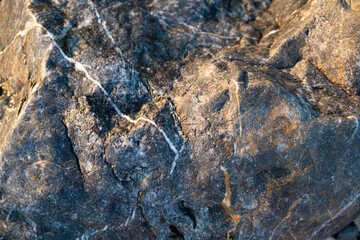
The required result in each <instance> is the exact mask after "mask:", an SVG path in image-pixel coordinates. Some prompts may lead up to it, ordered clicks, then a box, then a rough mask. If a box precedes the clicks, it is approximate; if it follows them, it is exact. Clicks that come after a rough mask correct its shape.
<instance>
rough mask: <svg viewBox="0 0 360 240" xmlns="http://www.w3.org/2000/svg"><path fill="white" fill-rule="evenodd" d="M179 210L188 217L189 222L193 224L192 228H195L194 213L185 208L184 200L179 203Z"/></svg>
mask: <svg viewBox="0 0 360 240" xmlns="http://www.w3.org/2000/svg"><path fill="white" fill-rule="evenodd" d="M180 209H181V211H182V212H183V213H184V214H186V215H187V216H189V217H190V219H191V221H192V222H193V228H194V229H195V228H196V225H197V224H196V217H195V211H194V210H193V209H191V208H189V207H186V206H185V202H184V200H182V201H181V202H180Z"/></svg>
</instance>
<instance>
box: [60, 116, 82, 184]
mask: <svg viewBox="0 0 360 240" xmlns="http://www.w3.org/2000/svg"><path fill="white" fill-rule="evenodd" d="M61 123H62V124H63V125H64V128H65V137H66V140H67V141H68V143H69V148H70V151H71V153H72V154H73V155H74V158H75V161H76V167H77V170H78V171H79V173H80V174H81V177H82V178H83V179H85V176H84V174H83V172H82V170H81V165H80V160H79V158H78V156H77V155H76V153H75V149H74V145H73V142H72V141H71V138H70V135H69V129H68V127H67V126H66V124H65V120H64V119H63V120H62V121H61Z"/></svg>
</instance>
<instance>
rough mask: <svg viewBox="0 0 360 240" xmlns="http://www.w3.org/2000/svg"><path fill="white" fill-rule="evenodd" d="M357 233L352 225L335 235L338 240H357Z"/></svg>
mask: <svg viewBox="0 0 360 240" xmlns="http://www.w3.org/2000/svg"><path fill="white" fill-rule="evenodd" d="M358 236H359V232H358V230H357V228H356V227H355V226H353V225H350V226H347V227H346V228H344V229H343V230H341V231H340V232H339V233H338V234H337V239H338V240H357V239H358Z"/></svg>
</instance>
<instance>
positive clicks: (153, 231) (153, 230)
mask: <svg viewBox="0 0 360 240" xmlns="http://www.w3.org/2000/svg"><path fill="white" fill-rule="evenodd" d="M142 194H143V192H142V191H139V193H138V197H137V206H138V207H139V209H140V212H141V216H142V218H143V219H144V221H145V224H146V226H148V227H149V229H150V232H151V233H152V235H154V237H155V238H156V239H157V238H158V236H157V233H156V231H155V229H154V228H153V226H151V225H150V223H149V221H148V220H147V218H146V216H145V211H144V208H143V207H142V205H141V200H142Z"/></svg>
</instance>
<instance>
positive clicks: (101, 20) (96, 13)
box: [89, 0, 125, 63]
mask: <svg viewBox="0 0 360 240" xmlns="http://www.w3.org/2000/svg"><path fill="white" fill-rule="evenodd" d="M89 4H90V6H91V8H92V9H93V10H94V11H95V15H96V17H97V22H98V23H99V24H101V25H102V27H103V29H104V31H105V34H106V36H107V37H108V38H109V39H110V41H111V43H112V44H113V46H114V48H115V50H116V52H118V53H119V55H120V58H121V62H122V63H125V61H124V57H123V54H122V51H121V50H120V48H118V47H115V45H116V44H115V40H114V38H113V36H112V35H111V33H110V31H109V29H108V28H107V26H106V21H105V20H103V19H102V18H101V16H100V14H99V12H98V10H97V9H96V7H95V5H94V3H93V2H92V1H91V0H90V1H89Z"/></svg>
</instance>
